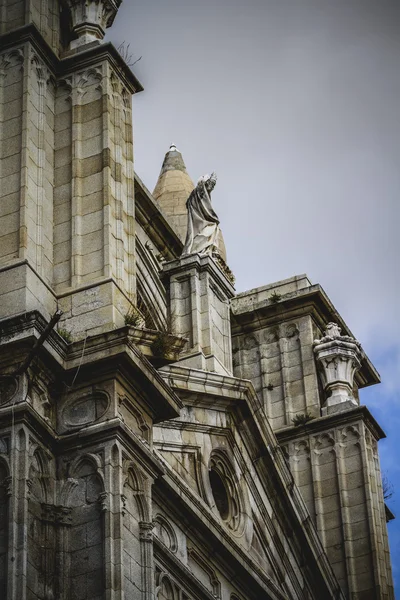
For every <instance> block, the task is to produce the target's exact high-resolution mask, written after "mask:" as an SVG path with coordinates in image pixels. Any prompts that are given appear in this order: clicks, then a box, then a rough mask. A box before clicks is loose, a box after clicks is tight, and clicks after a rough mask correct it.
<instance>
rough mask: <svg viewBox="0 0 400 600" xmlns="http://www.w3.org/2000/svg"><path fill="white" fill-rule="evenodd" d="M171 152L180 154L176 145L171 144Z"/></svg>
mask: <svg viewBox="0 0 400 600" xmlns="http://www.w3.org/2000/svg"><path fill="white" fill-rule="evenodd" d="M169 152H179V150H178V148H177V147H176V146H175V144H171V145H170V147H169Z"/></svg>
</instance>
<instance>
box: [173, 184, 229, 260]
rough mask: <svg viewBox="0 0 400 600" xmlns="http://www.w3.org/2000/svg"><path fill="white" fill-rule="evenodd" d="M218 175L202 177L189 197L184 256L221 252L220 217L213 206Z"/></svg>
mask: <svg viewBox="0 0 400 600" xmlns="http://www.w3.org/2000/svg"><path fill="white" fill-rule="evenodd" d="M216 182H217V175H216V174H215V173H212V174H211V175H204V176H203V177H200V179H199V181H198V182H197V185H196V187H195V188H194V190H193V192H192V193H191V194H190V196H189V198H188V199H187V202H186V206H187V210H188V227H187V233H186V241H185V246H184V248H183V252H182V256H186V255H187V254H194V253H198V254H211V255H213V254H218V255H220V254H221V251H220V248H219V243H218V242H219V238H220V235H219V234H220V229H219V219H218V216H217V214H216V213H215V211H214V209H213V207H212V206H211V192H212V190H213V189H214V187H215V184H216Z"/></svg>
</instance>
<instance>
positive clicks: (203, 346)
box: [162, 254, 235, 375]
mask: <svg viewBox="0 0 400 600" xmlns="http://www.w3.org/2000/svg"><path fill="white" fill-rule="evenodd" d="M162 277H163V279H164V281H165V284H166V287H167V294H168V303H169V311H170V313H169V319H170V327H171V332H172V333H174V334H176V335H182V336H183V337H185V338H187V340H188V343H187V346H186V347H185V349H184V351H183V353H182V354H181V358H180V361H179V363H180V364H181V365H185V366H188V367H190V368H194V369H201V370H203V371H214V372H216V373H220V374H222V375H232V347H231V327H230V305H229V301H230V299H231V298H232V297H233V296H234V293H235V291H234V287H233V284H232V282H231V281H230V279H229V275H228V274H225V273H224V272H223V271H222V270H221V268H220V267H219V266H218V265H217V263H216V261H215V260H214V259H213V258H212V257H211V256H208V255H200V254H190V255H188V256H183V257H182V258H179V259H176V260H173V261H170V262H168V263H165V264H164V266H163V271H162Z"/></svg>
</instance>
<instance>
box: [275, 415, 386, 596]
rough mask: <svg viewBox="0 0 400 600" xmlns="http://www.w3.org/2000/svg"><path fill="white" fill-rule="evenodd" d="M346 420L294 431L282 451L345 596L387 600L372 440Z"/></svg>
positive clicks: (381, 513) (381, 511) (354, 421)
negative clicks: (314, 430) (314, 428)
mask: <svg viewBox="0 0 400 600" xmlns="http://www.w3.org/2000/svg"><path fill="white" fill-rule="evenodd" d="M349 421H350V419H349V418H348V419H347V424H346V422H343V423H342V424H341V425H340V426H337V427H335V428H329V427H328V428H327V430H326V431H323V430H321V428H319V431H317V432H315V433H312V432H307V431H302V429H303V428H299V429H300V431H298V432H297V433H296V432H293V435H292V441H290V442H288V443H286V442H283V443H284V449H285V451H286V452H287V455H288V459H289V462H290V468H291V471H292V473H293V476H294V479H295V481H296V484H297V485H298V487H299V489H300V491H301V493H302V496H303V498H304V499H305V501H306V503H307V507H308V509H309V512H310V515H311V517H312V519H313V520H314V522H315V524H316V526H317V529H318V532H319V535H320V537H321V540H322V542H323V544H324V547H325V549H326V552H327V554H328V558H329V560H330V562H331V564H332V566H333V568H334V570H335V573H336V576H337V578H338V580H339V582H340V584H341V586H342V589H343V590H344V591H345V593H346V595H347V596H348V597H349V598H352V597H357V598H360V599H365V600H367V599H368V598H382V599H383V598H385V599H386V598H392V597H393V588H392V581H391V575H390V559H389V553H388V542H387V531H386V523H385V507H384V500H383V492H382V480H381V473H380V468H379V459H378V454H377V442H376V439H375V438H374V435H373V434H372V433H371V431H370V430H369V429H368V427H367V425H366V424H365V423H364V421H363V420H361V419H357V418H353V419H352V422H350V423H349ZM286 435H287V434H286ZM286 435H285V437H286Z"/></svg>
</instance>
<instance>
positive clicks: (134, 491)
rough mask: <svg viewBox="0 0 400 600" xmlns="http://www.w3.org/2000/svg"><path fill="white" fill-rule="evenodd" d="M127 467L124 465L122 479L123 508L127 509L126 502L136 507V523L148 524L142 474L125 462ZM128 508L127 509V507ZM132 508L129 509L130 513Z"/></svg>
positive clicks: (147, 509)
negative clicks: (124, 471)
mask: <svg viewBox="0 0 400 600" xmlns="http://www.w3.org/2000/svg"><path fill="white" fill-rule="evenodd" d="M126 462H127V463H128V465H129V466H127V465H126V464H125V468H126V476H125V479H124V498H125V500H124V501H125V507H127V504H128V502H129V501H130V504H131V505H132V502H133V501H134V504H135V506H136V511H135V512H136V515H134V516H135V517H137V519H138V521H144V522H148V521H149V519H150V511H149V507H148V502H147V499H146V494H145V483H144V479H143V476H142V474H141V473H140V471H139V470H138V469H137V468H135V466H134V465H133V463H131V461H126ZM128 508H129V507H128ZM132 509H133V506H132V507H131V511H132Z"/></svg>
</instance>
